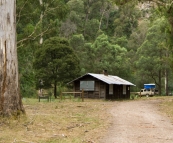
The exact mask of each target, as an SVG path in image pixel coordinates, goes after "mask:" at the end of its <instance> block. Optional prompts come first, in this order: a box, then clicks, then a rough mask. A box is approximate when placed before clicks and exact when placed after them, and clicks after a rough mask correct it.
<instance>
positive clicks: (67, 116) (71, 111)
mask: <svg viewBox="0 0 173 143" xmlns="http://www.w3.org/2000/svg"><path fill="white" fill-rule="evenodd" d="M23 104H24V107H25V110H26V116H24V117H21V118H20V119H18V120H12V119H0V143H97V142H98V140H99V138H100V137H101V136H103V134H104V133H105V131H106V129H107V127H108V126H109V124H110V120H109V119H111V116H110V115H109V114H108V113H107V112H106V111H107V109H108V108H110V107H112V105H113V104H112V102H106V101H101V100H85V102H79V101H77V100H74V99H73V100H63V101H59V100H54V101H52V102H47V101H46V100H43V99H42V100H41V102H38V100H37V99H23Z"/></svg>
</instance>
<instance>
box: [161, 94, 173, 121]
mask: <svg viewBox="0 0 173 143" xmlns="http://www.w3.org/2000/svg"><path fill="white" fill-rule="evenodd" d="M160 99H161V100H162V102H161V104H160V109H161V111H162V113H163V114H165V115H167V116H168V117H169V118H170V119H171V121H172V122H173V96H166V97H163V98H160Z"/></svg>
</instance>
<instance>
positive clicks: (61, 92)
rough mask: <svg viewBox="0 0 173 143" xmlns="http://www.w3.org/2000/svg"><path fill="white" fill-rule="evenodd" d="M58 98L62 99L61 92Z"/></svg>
mask: <svg viewBox="0 0 173 143" xmlns="http://www.w3.org/2000/svg"><path fill="white" fill-rule="evenodd" d="M60 99H61V100H62V92H61V93H60Z"/></svg>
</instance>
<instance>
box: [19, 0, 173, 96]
mask: <svg viewBox="0 0 173 143" xmlns="http://www.w3.org/2000/svg"><path fill="white" fill-rule="evenodd" d="M172 7H173V4H172V1H171V0H167V1H163V0H158V1H155V0H150V1H147V0H138V1H137V0H136V1H133V0H130V1H129V0H111V1H110V0H99V1H98V0H80V1H79V0H39V1H35V0H30V1H26V0H17V46H18V60H19V72H20V83H21V91H22V95H23V96H32V95H33V96H34V92H35V89H36V85H37V83H38V79H39V78H45V79H46V78H47V79H46V81H47V84H49V85H51V83H52V81H53V79H56V78H55V77H54V76H53V75H51V74H50V73H51V72H49V74H48V73H46V72H48V71H45V70H44V69H49V70H51V71H52V70H53V69H51V68H54V67H56V64H55V63H57V66H58V67H60V65H61V66H62V71H61V72H60V71H59V72H57V73H56V76H59V77H61V78H57V81H58V83H57V84H58V85H59V84H62V83H67V82H68V81H70V80H71V79H73V78H75V77H77V76H79V75H83V74H85V73H88V72H90V73H100V72H101V71H102V70H103V69H107V71H108V73H109V74H111V75H117V76H120V77H122V78H124V79H126V80H129V81H131V82H132V83H134V84H135V85H137V86H136V87H135V88H133V89H132V90H134V91H137V90H139V89H140V88H142V87H143V84H144V83H155V84H156V85H157V87H158V89H159V91H160V94H162V95H167V94H168V93H169V92H172V91H173V84H172V83H173V81H172V79H173V78H172V76H173V74H172V70H173V56H172V46H173V41H172V39H173V8H172ZM53 39H54V40H55V39H56V40H55V41H59V40H60V41H61V40H62V39H63V41H64V42H65V43H66V44H64V45H61V44H60V43H56V42H54V40H53ZM64 39H65V40H64ZM61 46H62V48H60V47H61ZM48 49H49V50H48ZM47 50H48V51H47ZM54 50H55V51H56V52H57V54H58V52H61V50H62V51H64V53H63V52H61V55H58V56H56V57H54V58H52V57H51V56H50V55H51V52H52V51H53V52H54V53H56V52H55V51H54ZM57 50H58V51H57ZM66 50H67V53H66V52H65V51H66ZM49 56H50V57H49ZM45 57H46V58H47V59H46V58H45ZM48 57H49V59H48ZM51 60H55V61H56V62H55V63H52V65H50V63H51ZM44 61H45V63H44ZM70 61H71V62H72V63H70ZM40 63H41V64H40ZM67 63H68V64H67ZM48 64H49V65H48ZM67 65H71V66H70V67H68V66H67ZM27 67H29V68H27ZM73 68H74V69H73ZM63 71H64V73H66V74H64V75H62V73H63ZM66 71H74V72H72V73H69V74H67V72H66ZM38 73H39V74H38ZM39 76H41V77H39ZM58 85H57V86H58ZM64 85H65V84H64ZM47 87H49V86H48V85H47ZM54 92H56V91H54ZM54 94H55V95H56V93H54Z"/></svg>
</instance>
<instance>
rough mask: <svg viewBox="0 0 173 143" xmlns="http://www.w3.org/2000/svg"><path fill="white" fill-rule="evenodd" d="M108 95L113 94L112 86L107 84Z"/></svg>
mask: <svg viewBox="0 0 173 143" xmlns="http://www.w3.org/2000/svg"><path fill="white" fill-rule="evenodd" d="M109 94H113V84H109Z"/></svg>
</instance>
